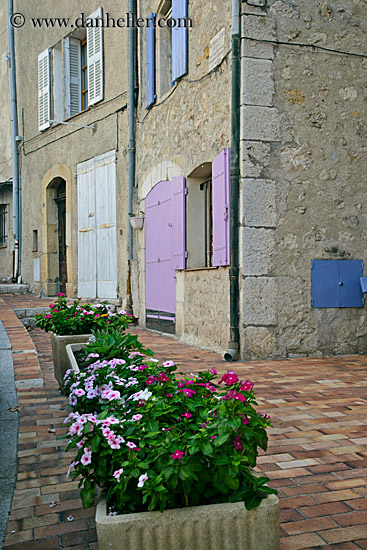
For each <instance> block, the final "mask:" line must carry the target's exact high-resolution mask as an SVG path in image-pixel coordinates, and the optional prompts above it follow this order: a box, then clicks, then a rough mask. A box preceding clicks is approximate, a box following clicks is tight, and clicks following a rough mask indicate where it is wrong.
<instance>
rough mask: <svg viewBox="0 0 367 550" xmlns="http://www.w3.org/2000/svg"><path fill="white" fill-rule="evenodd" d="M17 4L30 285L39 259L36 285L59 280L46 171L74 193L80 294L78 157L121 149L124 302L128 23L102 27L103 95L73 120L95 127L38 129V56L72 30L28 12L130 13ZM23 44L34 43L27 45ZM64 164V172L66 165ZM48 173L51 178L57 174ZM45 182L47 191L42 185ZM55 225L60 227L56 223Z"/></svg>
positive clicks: (72, 230)
mask: <svg viewBox="0 0 367 550" xmlns="http://www.w3.org/2000/svg"><path fill="white" fill-rule="evenodd" d="M15 4H16V5H15V11H19V12H21V13H23V14H24V16H25V18H26V21H27V22H28V23H26V24H25V25H24V27H22V28H21V29H17V30H16V50H17V59H18V63H17V78H18V89H19V93H18V101H19V112H20V113H21V115H20V116H21V124H22V125H23V127H24V136H23V146H22V155H21V163H22V183H23V201H22V204H23V227H24V230H23V279H24V280H25V281H26V282H29V283H31V284H32V282H33V261H34V259H35V258H41V278H42V281H41V285H38V284H36V285H35V287H34V288H35V290H37V291H41V292H44V293H47V292H49V291H51V292H52V289H53V287H54V285H53V280H50V279H49V277H48V273H47V270H46V269H45V267H44V266H45V265H46V263H47V262H46V261H45V259H42V256H44V255H45V254H46V253H47V252H48V250H47V244H46V235H45V232H46V230H47V229H46V228H45V224H44V209H45V208H46V204H45V187H46V186H47V184H48V183H49V182H47V181H45V177H46V179H47V177H48V175H49V177H50V178H51V179H52V178H54V177H58V176H61V177H64V173H69V174H70V175H71V178H70V182H69V184H70V185H69V192H68V187H67V197H66V206H67V208H66V209H67V220H66V224H67V229H66V230H67V243H66V244H67V255H68V273H69V275H68V285H67V289H68V294H70V295H74V294H75V293H76V289H77V283H78V272H77V266H78V214H77V207H78V206H77V180H76V170H77V164H78V163H81V162H83V161H85V160H88V159H90V158H93V157H95V156H98V155H101V154H103V153H105V152H107V151H110V150H116V157H117V164H116V189H117V205H116V211H117V229H116V230H117V251H118V252H117V253H118V285H119V294H120V296H121V298H122V301H123V303H124V304H126V284H127V283H126V281H127V234H128V219H127V150H126V146H127V111H126V102H127V76H128V65H127V53H126V52H127V30H126V29H121V28H120V29H119V28H104V29H103V47H104V56H103V61H104V100H103V101H101V102H99V103H97V104H95V105H93V106H91V107H90V108H89V109H87V110H86V111H84V112H82V113H79V114H77V115H75V116H73V117H72V118H70V119H69V120H68V122H71V123H73V124H81V125H91V126H94V127H95V128H94V129H89V128H79V127H73V126H65V125H58V126H54V127H52V128H49V129H47V130H45V131H44V132H39V130H38V113H37V109H38V87H37V74H38V65H37V64H38V55H39V53H41V52H42V51H43V50H45V49H46V48H51V47H53V46H54V45H55V44H56V43H58V42H59V41H60V40H62V39H63V38H64V37H66V36H67V35H68V34H69V33H70V32H71V31H72V29H71V28H70V27H68V28H67V29H57V28H53V29H46V28H42V30H41V29H33V28H32V27H31V25H30V24H29V19H30V17H47V16H48V17H70V19H71V20H74V19H75V18H76V17H78V16H79V15H80V14H81V13H82V12H84V13H85V16H88V15H90V14H91V13H92V12H93V11H94V10H95V9H97V8H98V7H99V6H100V5H101V4H103V8H104V13H106V12H108V13H110V15H111V16H112V17H114V18H115V19H117V18H119V17H125V14H126V11H127V2H118V1H117V0H110V1H104V2H99V1H98V0H93V2H91V1H84V2H78V3H77V4H74V5H71V4H70V2H69V1H67V0H61V1H59V2H57V4H55V3H53V4H52V6H51V5H50V6H48V8H47V10H46V8H45V6H40V4H39V2H36V1H31V2H27V4H26V5H24V2H15ZM24 44H28V47H27V48H24ZM60 170H61V172H62V173H61V172H60ZM51 179H50V181H51ZM42 188H43V190H42ZM33 230H38V232H39V235H40V247H39V251H38V252H37V253H32V252H31V250H32V231H33ZM55 230H56V229H55Z"/></svg>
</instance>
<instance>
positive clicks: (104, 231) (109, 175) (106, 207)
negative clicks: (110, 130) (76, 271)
mask: <svg viewBox="0 0 367 550" xmlns="http://www.w3.org/2000/svg"><path fill="white" fill-rule="evenodd" d="M94 160H95V165H94V166H95V185H96V228H97V236H96V239H97V297H98V298H109V299H114V298H117V235H116V154H115V151H109V152H108V153H104V154H103V155H100V156H98V157H96V158H95V159H94Z"/></svg>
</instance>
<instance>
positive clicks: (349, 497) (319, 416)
mask: <svg viewBox="0 0 367 550" xmlns="http://www.w3.org/2000/svg"><path fill="white" fill-rule="evenodd" d="M24 298H25V297H24V296H19V297H12V298H11V299H7V298H6V297H5V302H6V303H7V304H8V305H11V307H12V308H16V307H24V304H22V301H24ZM34 300H36V299H33V303H32V305H29V306H28V305H27V306H26V307H37V306H36V303H37V302H34ZM19 304H20V305H19ZM42 305H43V304H42ZM3 314H4V311H2V312H1V315H3ZM7 315H8V317H11V315H10V313H9V312H8V314H7ZM1 319H2V320H3V318H2V317H1ZM13 321H14V319H13ZM4 324H5V325H6V323H4ZM18 329H19V330H18ZM18 329H17V328H16V327H15V326H13V329H12V331H10V334H9V337H10V341H11V343H12V345H13V343H14V345H15V342H17V345H18V346H23V347H22V349H28V344H29V341H28V340H27V339H28V338H29V335H28V333H27V332H26V331H25V330H24V328H23V326H22V325H21V323H20V322H19V325H18ZM134 332H135V333H137V334H138V335H139V338H140V339H141V341H143V342H144V344H145V345H146V346H147V347H150V348H151V349H153V350H154V351H155V352H156V357H158V358H160V359H163V360H164V359H173V360H174V361H176V362H177V363H178V364H179V365H180V367H181V370H184V371H185V372H189V373H190V372H195V371H198V370H200V369H206V368H213V367H215V368H216V369H217V370H218V372H219V373H223V372H225V370H226V369H227V368H228V367H229V365H228V363H225V362H224V361H223V360H222V358H221V357H220V356H218V355H217V354H215V353H212V352H208V351H203V350H200V349H198V348H194V347H190V346H186V345H184V344H180V343H179V342H177V341H176V340H174V339H172V338H169V337H164V336H160V335H158V334H155V333H151V332H147V331H143V330H139V329H135V330H134ZM29 334H30V336H31V338H32V340H33V342H34V344H35V347H36V350H37V352H38V360H39V365H40V369H41V374H42V377H43V379H44V386H43V387H36V388H31V389H27V388H22V387H19V388H18V390H17V391H18V404H19V408H20V411H19V422H20V427H19V439H18V477H17V484H16V490H15V493H14V498H13V504H12V510H11V515H10V518H9V523H8V534H7V538H6V541H5V548H6V550H16V549H21V550H53V549H63V550H66V549H73V550H92V549H93V550H96V549H97V548H98V543H97V542H96V533H95V525H94V509H89V510H83V508H82V506H81V501H80V499H79V494H78V489H77V482H72V481H67V480H66V472H67V469H68V465H69V461H70V459H71V458H72V455H73V453H72V452H70V453H65V452H64V450H63V449H64V448H65V443H64V441H63V440H59V439H57V438H59V437H60V436H61V435H62V434H63V433H64V428H63V425H62V421H63V418H64V417H65V411H63V410H62V407H64V406H65V403H66V402H65V398H64V397H63V396H62V395H61V394H60V392H59V391H58V389H57V383H56V381H55V379H54V377H53V371H52V358H51V347H50V339H49V336H48V335H47V334H45V333H43V332H41V331H40V330H38V329H36V330H32V331H30V333H29ZM231 366H232V368H234V369H235V370H236V372H237V373H238V374H239V375H240V376H241V377H243V378H247V379H250V380H252V381H253V382H255V389H256V393H257V396H258V402H259V410H261V411H263V412H269V413H270V414H271V416H272V420H273V425H274V428H273V429H272V430H270V445H269V450H268V452H267V453H266V454H265V455H262V456H260V458H259V468H260V469H261V470H262V471H263V472H264V473H266V474H267V475H268V476H269V477H270V478H271V480H272V481H271V484H272V486H273V487H276V488H277V489H278V491H279V498H280V506H281V549H282V550H297V549H311V548H321V549H326V548H328V549H338V550H354V549H365V550H366V549H367V498H366V497H367V445H366V444H367V426H366V425H367V356H344V357H327V358H316V359H314V358H302V359H289V360H283V361H253V362H241V363H234V364H233V365H231ZM15 368H16V367H15ZM25 370H26V367H25ZM33 376H34V375H33V374H32V377H33ZM52 503H55V504H56V506H53V505H52ZM70 516H72V518H73V520H72V521H69V520H68V518H69V519H70ZM167 550H169V549H167ZM218 550H221V549H218ZM259 550H261V549H259Z"/></svg>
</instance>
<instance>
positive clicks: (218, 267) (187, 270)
mask: <svg viewBox="0 0 367 550" xmlns="http://www.w3.org/2000/svg"><path fill="white" fill-rule="evenodd" d="M223 267H228V266H227V265H223V266H212V267H190V268H189V269H176V271H184V272H185V273H186V272H190V271H210V270H213V269H223Z"/></svg>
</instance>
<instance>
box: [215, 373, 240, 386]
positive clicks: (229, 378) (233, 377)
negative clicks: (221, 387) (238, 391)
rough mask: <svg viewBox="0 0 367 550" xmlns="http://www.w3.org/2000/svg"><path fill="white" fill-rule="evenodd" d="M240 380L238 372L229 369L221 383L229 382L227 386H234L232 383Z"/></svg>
mask: <svg viewBox="0 0 367 550" xmlns="http://www.w3.org/2000/svg"><path fill="white" fill-rule="evenodd" d="M238 380H239V378H238V376H237V374H235V372H234V371H233V370H229V371H228V372H226V374H224V375H223V377H222V379H221V381H220V382H219V384H221V383H222V382H224V383H225V384H227V386H232V384H237V382H238Z"/></svg>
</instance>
